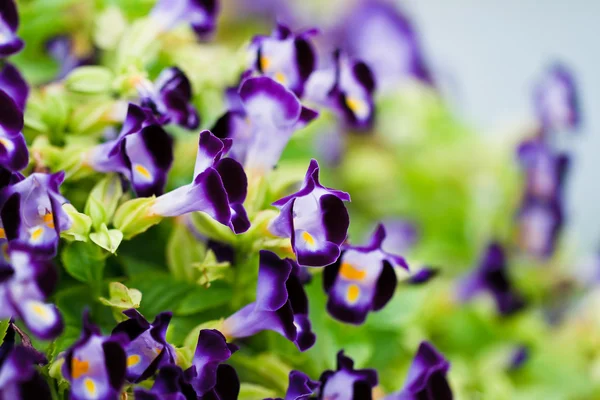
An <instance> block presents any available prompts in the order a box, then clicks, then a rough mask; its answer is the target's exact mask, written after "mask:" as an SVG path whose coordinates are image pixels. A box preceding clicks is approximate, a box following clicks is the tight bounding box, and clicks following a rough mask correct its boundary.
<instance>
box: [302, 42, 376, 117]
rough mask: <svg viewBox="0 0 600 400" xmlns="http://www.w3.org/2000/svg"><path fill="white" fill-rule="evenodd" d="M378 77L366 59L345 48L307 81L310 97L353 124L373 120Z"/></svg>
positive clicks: (307, 96)
mask: <svg viewBox="0 0 600 400" xmlns="http://www.w3.org/2000/svg"><path fill="white" fill-rule="evenodd" d="M374 92H375V78H374V76H373V73H372V72H371V69H370V68H369V66H367V64H365V63H364V62H363V61H359V60H357V59H351V58H349V57H348V56H347V55H346V54H344V53H342V52H341V51H339V50H338V51H335V52H334V54H333V63H332V65H331V66H330V67H328V68H324V69H319V70H317V71H315V72H314V73H313V74H312V75H311V76H310V79H309V80H308V82H307V84H306V98H308V99H310V100H312V101H314V102H316V103H318V104H321V105H323V106H326V107H330V108H332V109H333V110H335V111H336V112H338V113H339V114H340V115H341V116H342V117H343V118H344V120H345V122H346V124H347V125H349V126H350V127H353V128H368V127H370V126H371V125H372V123H373V117H374V113H375V103H374V100H373V94H374Z"/></svg>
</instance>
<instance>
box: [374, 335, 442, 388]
mask: <svg viewBox="0 0 600 400" xmlns="http://www.w3.org/2000/svg"><path fill="white" fill-rule="evenodd" d="M449 368H450V363H449V362H448V360H446V359H445V358H444V356H443V355H442V354H441V353H440V352H439V351H437V350H436V349H435V347H433V345H432V344H431V343H429V342H421V345H420V346H419V349H418V350H417V354H416V355H415V358H414V359H413V362H412V364H411V366H410V369H409V370H408V376H407V377H406V381H405V382H404V388H403V389H402V390H401V391H400V392H398V393H394V394H391V395H389V396H387V397H386V398H385V400H408V399H423V400H452V390H451V389H450V385H449V384H448V380H447V378H446V374H447V373H448V369H449Z"/></svg>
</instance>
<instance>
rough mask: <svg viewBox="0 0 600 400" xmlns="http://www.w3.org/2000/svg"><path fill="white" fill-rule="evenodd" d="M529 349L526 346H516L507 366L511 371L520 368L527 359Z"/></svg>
mask: <svg viewBox="0 0 600 400" xmlns="http://www.w3.org/2000/svg"><path fill="white" fill-rule="evenodd" d="M529 351H530V350H529V348H528V347H527V346H519V347H517V348H516V349H515V351H514V352H513V354H512V357H511V359H510V363H509V366H508V368H509V369H510V370H512V371H514V370H517V369H519V368H521V367H522V366H523V364H525V363H526V362H527V360H528V359H529Z"/></svg>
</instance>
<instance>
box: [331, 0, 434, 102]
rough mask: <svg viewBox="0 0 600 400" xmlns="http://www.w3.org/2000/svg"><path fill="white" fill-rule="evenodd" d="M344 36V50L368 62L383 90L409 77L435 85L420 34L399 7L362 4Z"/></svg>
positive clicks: (371, 2) (370, 0)
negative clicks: (420, 40) (424, 54)
mask: <svg viewBox="0 0 600 400" xmlns="http://www.w3.org/2000/svg"><path fill="white" fill-rule="evenodd" d="M342 34H343V37H344V38H345V40H344V44H343V48H344V50H346V51H347V52H348V54H349V55H350V57H352V58H355V59H358V60H362V61H364V62H365V63H367V65H368V66H369V67H370V68H371V70H372V71H373V74H374V75H375V80H376V81H377V85H378V87H380V88H381V89H382V90H387V89H391V88H393V87H395V86H396V84H397V83H398V82H399V81H401V80H403V79H406V78H412V79H418V80H420V81H422V82H424V83H427V84H433V82H432V77H431V74H430V72H429V69H428V67H427V65H426V63H425V60H424V58H423V55H422V53H421V47H420V44H419V41H418V37H417V33H416V32H415V30H414V28H413V26H412V24H411V23H410V21H409V20H408V18H406V16H405V15H403V14H402V13H401V12H400V10H398V9H397V8H396V7H394V6H392V5H390V4H386V3H384V2H382V1H378V0H367V1H363V2H362V4H361V5H360V6H359V7H357V8H356V9H355V10H354V12H353V13H352V14H351V16H350V17H349V18H348V19H347V20H345V21H344V23H343V29H342Z"/></svg>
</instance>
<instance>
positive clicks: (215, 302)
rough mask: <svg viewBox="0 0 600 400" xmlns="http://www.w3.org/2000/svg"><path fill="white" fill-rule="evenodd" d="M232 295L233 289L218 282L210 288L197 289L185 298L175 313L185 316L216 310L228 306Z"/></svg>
mask: <svg viewBox="0 0 600 400" xmlns="http://www.w3.org/2000/svg"><path fill="white" fill-rule="evenodd" d="M232 294H233V291H232V289H231V287H229V286H228V285H225V284H224V283H222V282H216V283H215V284H213V285H211V286H210V287H209V288H204V287H196V288H195V289H194V290H192V291H190V292H189V293H188V294H187V295H186V296H185V297H183V299H182V300H181V301H180V302H179V305H178V306H177V308H175V309H174V311H173V312H174V313H175V314H177V315H181V316H185V315H191V314H196V313H198V312H201V311H206V310H208V309H211V308H216V307H219V306H222V305H224V304H227V303H228V302H229V301H230V300H231V297H232Z"/></svg>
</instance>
